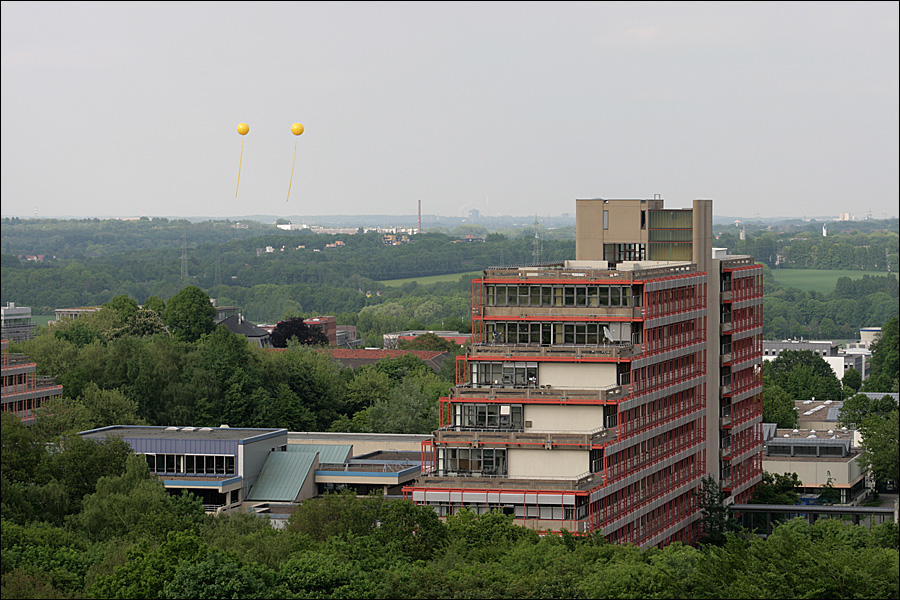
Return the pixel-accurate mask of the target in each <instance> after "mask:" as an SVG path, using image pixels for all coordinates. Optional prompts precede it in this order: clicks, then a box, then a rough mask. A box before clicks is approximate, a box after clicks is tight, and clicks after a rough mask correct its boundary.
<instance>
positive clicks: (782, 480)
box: [750, 471, 803, 504]
mask: <svg viewBox="0 0 900 600" xmlns="http://www.w3.org/2000/svg"><path fill="white" fill-rule="evenodd" d="M801 485H803V482H802V481H800V478H799V477H797V474H796V473H790V474H788V473H774V474H773V473H769V472H768V471H763V474H762V481H761V482H759V483H758V484H757V486H756V487H755V488H753V494H752V495H751V496H750V504H797V503H799V502H800V494H798V493H797V491H796V489H797V488H798V487H800V486H801Z"/></svg>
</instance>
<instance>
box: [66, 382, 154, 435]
mask: <svg viewBox="0 0 900 600" xmlns="http://www.w3.org/2000/svg"><path fill="white" fill-rule="evenodd" d="M78 399H79V401H80V402H81V403H82V404H83V405H84V406H85V408H87V410H88V418H89V419H90V425H89V427H91V428H97V427H108V426H110V425H144V424H146V423H145V422H144V420H143V419H141V418H140V417H138V415H137V409H138V404H137V402H136V401H134V400H131V399H129V398H127V397H126V396H125V394H123V393H122V392H121V391H120V390H118V389H113V390H101V389H100V388H99V387H98V386H97V384H96V383H93V382H91V383H89V384H88V385H87V387H85V388H84V391H83V392H82V394H81V396H80V397H79V398H78Z"/></svg>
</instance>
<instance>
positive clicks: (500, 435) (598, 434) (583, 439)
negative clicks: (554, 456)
mask: <svg viewBox="0 0 900 600" xmlns="http://www.w3.org/2000/svg"><path fill="white" fill-rule="evenodd" d="M615 437H616V432H615V430H612V429H608V428H606V427H598V428H596V429H592V430H590V431H535V430H531V429H529V430H493V429H478V430H471V429H470V430H464V429H462V428H455V427H444V428H442V429H439V430H437V431H435V433H434V443H435V444H444V445H449V446H457V447H459V446H465V445H468V446H472V447H487V448H490V447H495V446H504V447H515V446H518V447H526V448H529V447H530V448H546V449H552V448H563V449H575V448H582V449H587V448H590V447H591V446H592V445H593V444H600V443H605V442H608V441H610V440H612V439H614V438H615Z"/></svg>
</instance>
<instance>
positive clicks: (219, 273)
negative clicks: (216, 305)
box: [215, 246, 222, 285]
mask: <svg viewBox="0 0 900 600" xmlns="http://www.w3.org/2000/svg"><path fill="white" fill-rule="evenodd" d="M215 280H216V285H222V269H221V267H220V266H219V246H216V277H215Z"/></svg>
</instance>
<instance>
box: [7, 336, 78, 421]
mask: <svg viewBox="0 0 900 600" xmlns="http://www.w3.org/2000/svg"><path fill="white" fill-rule="evenodd" d="M0 350H2V385H0V397H2V400H3V401H2V410H3V412H10V413H13V414H15V415H16V416H17V417H18V418H19V419H21V420H22V421H24V422H25V423H32V422H33V421H34V411H35V410H37V409H38V408H41V407H48V406H49V405H50V404H51V402H52V401H53V399H54V398H58V397H59V396H61V395H62V391H63V389H62V386H61V385H57V384H56V381H55V380H54V379H53V378H52V377H44V376H39V375H38V374H37V364H36V363H34V362H32V361H31V359H29V358H28V357H27V356H25V355H24V354H11V353H10V351H9V340H2V341H0Z"/></svg>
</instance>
